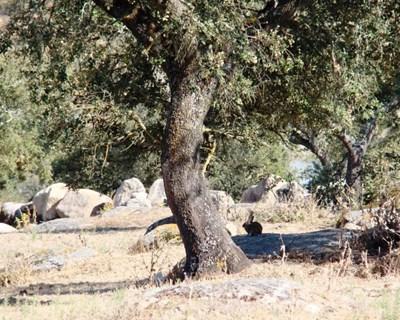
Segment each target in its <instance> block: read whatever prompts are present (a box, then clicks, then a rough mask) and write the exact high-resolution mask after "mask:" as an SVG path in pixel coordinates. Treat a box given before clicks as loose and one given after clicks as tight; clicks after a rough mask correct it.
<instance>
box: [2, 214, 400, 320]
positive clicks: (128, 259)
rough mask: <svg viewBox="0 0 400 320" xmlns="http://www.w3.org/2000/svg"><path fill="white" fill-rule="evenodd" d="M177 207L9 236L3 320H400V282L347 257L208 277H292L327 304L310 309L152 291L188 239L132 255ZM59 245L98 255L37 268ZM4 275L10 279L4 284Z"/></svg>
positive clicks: (304, 225)
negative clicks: (346, 262)
mask: <svg viewBox="0 0 400 320" xmlns="http://www.w3.org/2000/svg"><path fill="white" fill-rule="evenodd" d="M169 214H170V213H169V211H168V210H167V209H161V208H160V209H156V210H152V211H149V212H145V213H139V214H134V215H131V216H125V217H118V218H108V219H99V218H91V220H90V222H91V223H92V224H93V223H94V224H95V225H96V227H98V228H99V229H100V230H101V231H98V232H94V231H83V232H74V233H53V234H48V233H36V232H34V231H27V232H23V233H17V234H15V233H14V234H1V235H0V270H3V271H2V272H3V285H1V286H0V298H1V297H3V301H2V303H1V304H0V319H2V320H3V319H4V320H5V319H7V320H9V319H10V320H11V319H32V320H36V319H399V318H400V299H399V298H400V281H399V279H398V278H397V277H396V276H395V275H393V276H386V277H379V276H377V275H373V274H364V275H363V276H362V277H361V276H359V275H357V274H356V268H351V267H349V268H348V269H347V272H345V273H344V274H340V272H339V270H341V265H340V262H335V263H333V262H331V263H323V264H317V263H315V262H313V261H299V260H296V261H294V260H293V261H292V260H290V259H289V260H287V261H281V260H279V259H278V260H268V261H266V262H258V263H254V265H253V266H252V267H251V268H249V269H247V270H244V271H243V272H241V273H239V274H234V275H219V276H215V277H210V278H208V279H202V280H201V281H200V282H202V283H209V284H213V283H221V282H223V281H226V280H232V279H244V278H249V279H250V278H252V279H269V278H271V279H283V280H290V281H294V282H296V283H298V284H299V285H301V286H302V288H304V290H302V291H301V294H302V295H307V297H306V298H307V299H308V300H310V301H313V302H314V303H315V305H317V306H318V307H319V309H318V311H317V312H313V311H312V310H311V311H310V310H306V309H305V308H304V306H303V305H300V304H298V303H297V300H296V299H293V302H290V301H289V303H288V302H287V301H286V302H276V303H273V304H263V303H260V302H258V301H257V300H255V301H241V300H238V299H236V300H235V299H225V298H224V299H217V298H213V297H194V296H193V297H192V296H190V297H183V296H179V297H178V296H176V297H173V296H170V297H168V298H166V299H161V300H154V299H153V300H151V299H148V298H145V294H146V292H149V291H151V290H154V289H155V288H157V284H156V283H155V282H150V283H149V282H147V281H146V279H149V278H151V279H157V277H158V276H159V275H161V274H162V275H166V274H167V273H168V271H169V270H171V269H172V267H173V266H174V265H175V264H176V263H177V262H178V261H180V260H181V259H182V258H183V257H184V249H183V246H182V244H179V243H178V244H177V243H166V244H164V245H162V247H161V248H159V249H154V250H152V251H149V252H144V253H136V254H132V253H130V251H129V248H130V247H131V246H132V245H133V244H134V243H136V241H137V239H138V238H139V237H140V236H141V235H143V234H144V232H145V230H146V228H147V226H149V225H150V224H151V223H152V222H154V221H157V220H158V219H160V218H163V217H167V216H169ZM330 223H333V220H332V221H328V220H325V221H322V222H320V223H312V224H310V223H309V222H299V223H281V224H267V225H266V224H264V232H282V233H290V232H302V231H304V232H306V231H314V230H316V229H319V228H323V227H327V226H329V224H330ZM238 225H240V222H239V221H238ZM111 227H112V228H111ZM129 227H132V228H129ZM133 227H135V228H133ZM330 227H332V225H331V226H330ZM108 228H109V230H108ZM55 248H56V249H57V250H58V251H63V252H67V253H68V252H73V251H75V250H77V249H80V248H90V249H93V251H94V252H96V254H95V255H93V256H90V257H88V258H87V259H84V260H82V261H66V262H65V264H64V265H63V267H62V268H59V269H57V268H56V269H52V270H49V271H32V261H33V258H32V257H34V256H35V255H37V254H39V253H41V252H47V251H51V250H54V249H55ZM4 274H6V275H7V277H8V281H4ZM197 282H198V281H197ZM197 282H196V281H193V283H197ZM162 286H166V285H165V284H164V285H162ZM21 288H22V289H21ZM23 288H30V289H31V291H29V290H30V289H27V290H26V294H25V295H24V292H25V291H24V290H25V289H23ZM35 290H36V291H35ZM15 292H18V297H17V299H6V300H4V297H12V296H13V295H14V294H15ZM32 292H34V294H33V295H32ZM35 292H36V294H35ZM0 301H1V300H0Z"/></svg>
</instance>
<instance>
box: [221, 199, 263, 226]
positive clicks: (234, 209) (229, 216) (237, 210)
mask: <svg viewBox="0 0 400 320" xmlns="http://www.w3.org/2000/svg"><path fill="white" fill-rule="evenodd" d="M255 209H256V203H235V204H234V205H232V206H230V207H229V208H228V209H227V210H226V211H225V213H224V214H223V218H224V219H226V220H227V221H236V220H240V221H243V222H245V221H246V220H247V217H248V216H249V214H250V212H252V211H255Z"/></svg>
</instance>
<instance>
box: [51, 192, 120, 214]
mask: <svg viewBox="0 0 400 320" xmlns="http://www.w3.org/2000/svg"><path fill="white" fill-rule="evenodd" d="M112 203H113V201H112V199H111V198H110V197H107V196H106V195H104V194H101V193H99V192H97V191H93V190H89V189H78V190H70V191H68V192H67V194H66V195H65V196H64V198H63V199H62V200H60V201H59V202H58V204H57V205H56V207H55V210H56V213H57V215H58V216H59V217H60V218H88V217H91V216H95V215H97V214H99V212H100V211H101V209H102V207H103V206H104V205H105V204H112Z"/></svg>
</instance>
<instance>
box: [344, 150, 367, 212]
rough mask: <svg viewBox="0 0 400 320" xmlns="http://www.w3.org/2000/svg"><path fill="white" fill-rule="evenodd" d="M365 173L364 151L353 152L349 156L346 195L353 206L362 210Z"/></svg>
mask: <svg viewBox="0 0 400 320" xmlns="http://www.w3.org/2000/svg"><path fill="white" fill-rule="evenodd" d="M363 172H364V154H363V152H362V150H353V152H351V153H349V154H348V156H347V168H346V193H347V197H348V198H349V200H350V202H351V203H350V204H351V206H352V207H353V206H356V207H358V208H361V206H362V193H363V183H362V177H363Z"/></svg>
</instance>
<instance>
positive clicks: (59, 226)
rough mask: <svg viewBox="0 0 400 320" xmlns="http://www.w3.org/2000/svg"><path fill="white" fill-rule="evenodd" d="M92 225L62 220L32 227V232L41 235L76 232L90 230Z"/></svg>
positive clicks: (73, 219)
mask: <svg viewBox="0 0 400 320" xmlns="http://www.w3.org/2000/svg"><path fill="white" fill-rule="evenodd" d="M90 227H92V225H91V224H90V223H88V222H84V221H81V220H79V219H75V218H62V219H55V220H51V221H47V222H43V223H41V224H38V225H32V226H31V230H33V231H36V232H39V233H46V232H47V233H58V232H75V231H80V230H85V229H89V228H90Z"/></svg>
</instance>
